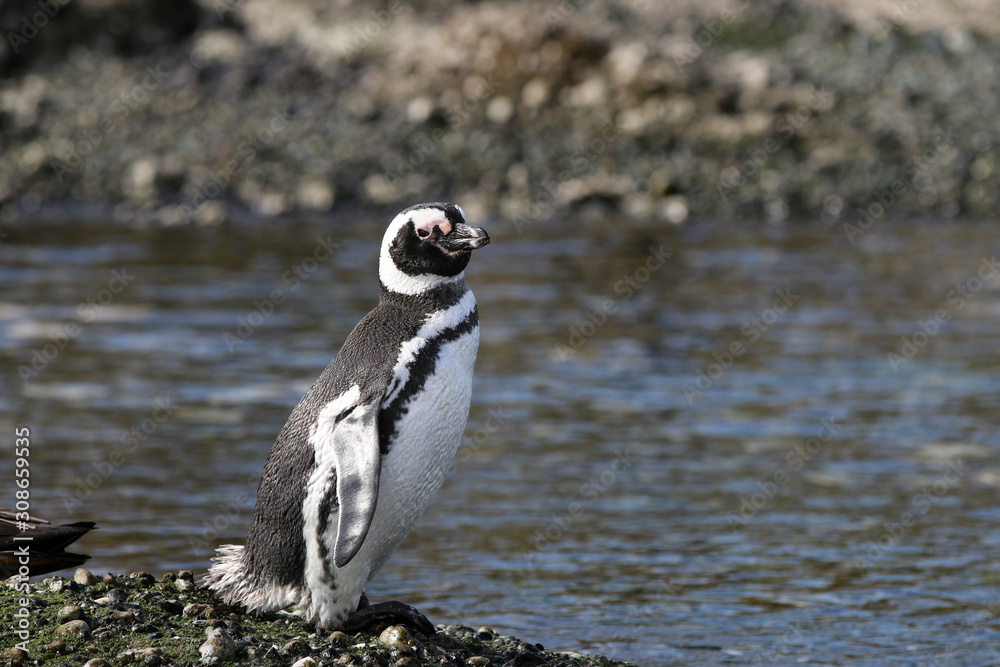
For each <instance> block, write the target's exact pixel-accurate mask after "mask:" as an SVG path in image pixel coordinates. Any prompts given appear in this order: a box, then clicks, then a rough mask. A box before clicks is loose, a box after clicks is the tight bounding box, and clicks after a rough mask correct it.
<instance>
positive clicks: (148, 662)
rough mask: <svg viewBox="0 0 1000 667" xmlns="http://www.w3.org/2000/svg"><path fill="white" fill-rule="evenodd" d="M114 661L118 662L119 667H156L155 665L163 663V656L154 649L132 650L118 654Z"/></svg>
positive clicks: (158, 650)
mask: <svg viewBox="0 0 1000 667" xmlns="http://www.w3.org/2000/svg"><path fill="white" fill-rule="evenodd" d="M115 660H117V661H118V664H119V665H144V667H157V665H160V664H162V663H163V654H162V653H161V652H160V649H158V648H155V647H150V648H133V649H129V650H128V651H123V652H121V653H119V654H118V655H117V656H115Z"/></svg>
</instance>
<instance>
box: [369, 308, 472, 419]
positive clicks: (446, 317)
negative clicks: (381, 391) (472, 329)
mask: <svg viewBox="0 0 1000 667" xmlns="http://www.w3.org/2000/svg"><path fill="white" fill-rule="evenodd" d="M475 309H476V297H475V296H474V295H473V294H472V290H466V291H465V294H463V295H462V298H461V299H460V300H459V302H458V303H456V304H455V305H454V306H451V307H449V308H445V309H442V310H439V311H436V312H434V313H431V314H430V315H428V317H427V319H426V320H424V323H423V324H422V325H421V327H420V330H419V331H417V335H416V336H414V337H413V338H411V339H410V340H408V341H406V342H405V343H403V345H402V347H400V349H399V356H398V357H397V358H396V365H395V366H394V367H393V369H392V375H393V381H392V385H391V387H392V388H391V391H390V392H389V393H388V394H386V397H385V399H384V400H383V401H382V407H383V408H385V407H388V406H389V405H390V404H391V403H392V402H393V401H394V400H396V397H397V396H399V392H401V391H402V390H403V387H405V386H406V383H407V382H408V381H409V379H410V366H411V365H412V364H413V362H414V360H416V358H417V355H418V354H419V353H420V350H422V349H423V347H424V346H425V345H426V344H427V341H428V340H432V339H434V338H437V337H438V336H440V335H441V333H442V332H444V331H446V330H447V329H450V328H453V327H457V326H459V325H460V324H461V323H462V322H463V321H465V320H466V318H468V317H469V314H470V313H471V312H472V311H473V310H475Z"/></svg>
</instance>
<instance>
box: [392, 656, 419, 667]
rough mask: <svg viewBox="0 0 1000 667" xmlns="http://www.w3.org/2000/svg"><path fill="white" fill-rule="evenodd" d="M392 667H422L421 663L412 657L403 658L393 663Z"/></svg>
mask: <svg viewBox="0 0 1000 667" xmlns="http://www.w3.org/2000/svg"><path fill="white" fill-rule="evenodd" d="M392 667H420V661H419V660H416V659H414V658H411V657H410V656H403V657H402V658H400V659H399V660H397V661H396V662H394V663H392Z"/></svg>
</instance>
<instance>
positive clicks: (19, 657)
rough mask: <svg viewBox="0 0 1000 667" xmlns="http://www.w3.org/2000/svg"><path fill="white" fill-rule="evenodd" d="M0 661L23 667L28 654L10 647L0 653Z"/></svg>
mask: <svg viewBox="0 0 1000 667" xmlns="http://www.w3.org/2000/svg"><path fill="white" fill-rule="evenodd" d="M0 660H3V661H5V662H7V664H10V665H23V664H24V663H25V662H27V660H28V652H27V651H24V650H22V649H19V648H17V647H16V646H11V647H10V648H6V649H4V650H3V651H0Z"/></svg>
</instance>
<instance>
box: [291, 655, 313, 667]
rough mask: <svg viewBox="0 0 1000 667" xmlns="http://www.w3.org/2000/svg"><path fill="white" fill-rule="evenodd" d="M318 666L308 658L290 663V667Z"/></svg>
mask: <svg viewBox="0 0 1000 667" xmlns="http://www.w3.org/2000/svg"><path fill="white" fill-rule="evenodd" d="M318 665H319V663H318V662H316V661H315V660H314V659H313V658H310V657H309V656H306V657H304V658H299V659H298V660H296V661H295V662H293V663H292V667H318Z"/></svg>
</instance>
